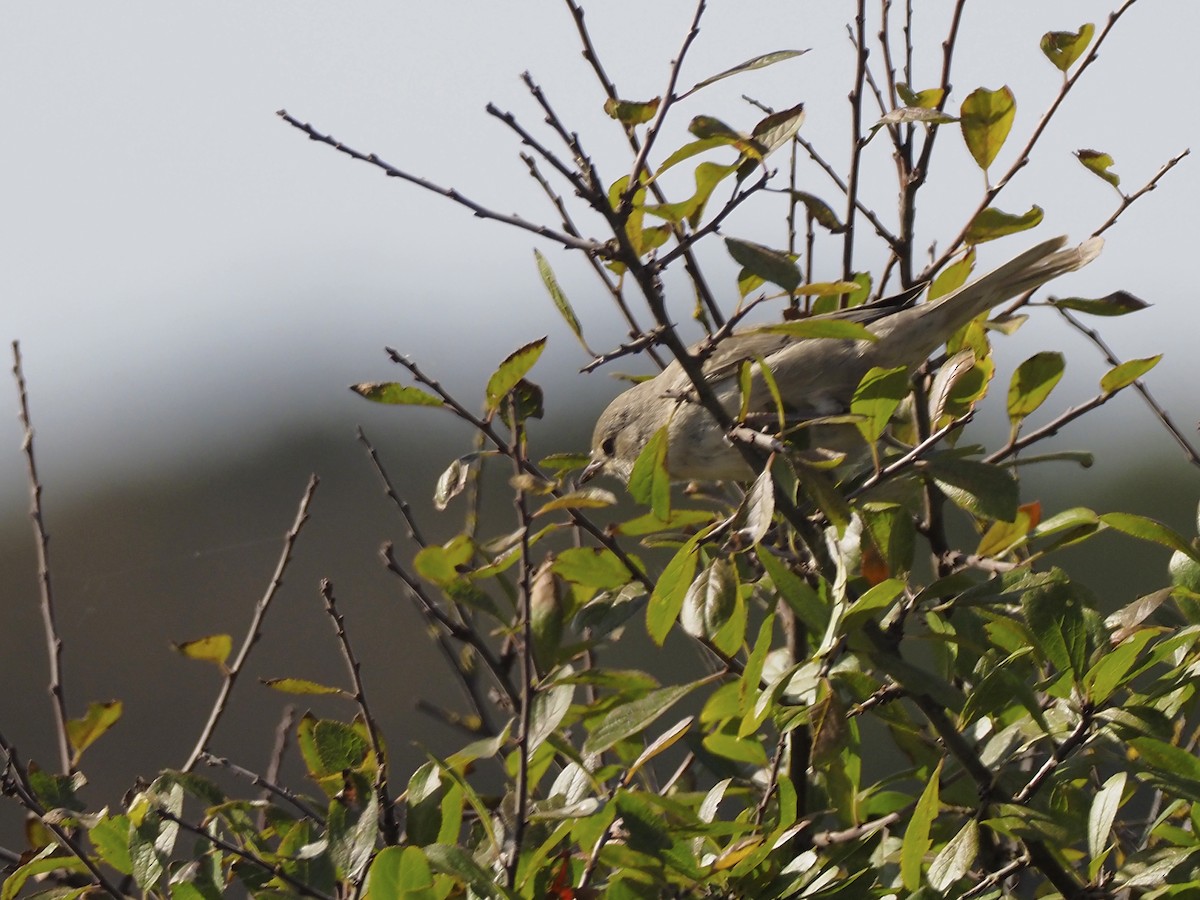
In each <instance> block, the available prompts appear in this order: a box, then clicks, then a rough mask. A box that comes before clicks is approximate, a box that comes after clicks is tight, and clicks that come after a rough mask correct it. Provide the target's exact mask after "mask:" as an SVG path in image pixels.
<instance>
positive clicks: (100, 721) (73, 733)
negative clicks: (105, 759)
mask: <svg viewBox="0 0 1200 900" xmlns="http://www.w3.org/2000/svg"><path fill="white" fill-rule="evenodd" d="M122 710H123V707H122V705H121V701H120V700H109V701H108V702H107V703H89V704H88V709H87V713H86V714H85V715H84V717H83V718H82V719H71V720H70V721H69V722H67V738H68V740H70V742H71V750H72V751H74V752H73V753H72V754H71V763H72V765H78V764H79V758H80V757H81V756H82V755H83V751H84V750H86V749H87V748H88V747H90V746H91V745H92V744H94V743H95V742H96V741H97V740H99V739H100V737H101V736H102V735H103V734H104V733H105V732H106V731H108V729H110V728H112V727H113V725H115V724H117V720H119V719H120V718H121V712H122Z"/></svg>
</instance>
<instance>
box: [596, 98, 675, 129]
mask: <svg viewBox="0 0 1200 900" xmlns="http://www.w3.org/2000/svg"><path fill="white" fill-rule="evenodd" d="M661 103H662V97H655V98H654V99H653V100H643V101H637V100H616V99H614V98H612V97H609V98H608V99H607V100H605V101H604V112H605V113H606V114H607V115H608V117H609V118H610V119H616V120H617V121H618V122H620V123H621V124H622V125H641V124H643V123H645V122H649V121H650V120H651V119H653V118H654V114H655V113H656V112H658V107H659V104H661Z"/></svg>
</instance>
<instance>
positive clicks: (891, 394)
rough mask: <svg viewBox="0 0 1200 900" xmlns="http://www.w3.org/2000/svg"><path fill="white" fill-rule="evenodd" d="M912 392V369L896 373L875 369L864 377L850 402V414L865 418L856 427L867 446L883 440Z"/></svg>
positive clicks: (899, 369) (892, 370)
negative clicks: (890, 423) (903, 402)
mask: <svg viewBox="0 0 1200 900" xmlns="http://www.w3.org/2000/svg"><path fill="white" fill-rule="evenodd" d="M908 390H909V383H908V368H907V367H905V366H900V367H899V368H895V369H881V368H879V367H878V366H875V367H874V368H872V369H871V370H870V371H868V372H867V374H866V375H864V376H863V378H862V381H860V382H859V383H858V387H857V388H855V390H854V397H853V399H851V401H850V412H851V413H852V414H853V415H856V416H861V418H860V419H858V420H857V422H856V423H855V424H856V425H858V430H859V431H860V432H862V435H863V437H864V438H866V440H867V443H874V442H875V441H877V440H879V438H880V436H881V435H882V434H883V431H884V429H885V428H887V425H888V422H890V421H891V420H892V416H893V415H894V414H895V412H896V408H897V407H898V406H899V405H900V403H901V401H902V400H904V398H905V397H906V396H907V395H908Z"/></svg>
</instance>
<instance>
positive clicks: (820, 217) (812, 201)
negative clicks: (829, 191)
mask: <svg viewBox="0 0 1200 900" xmlns="http://www.w3.org/2000/svg"><path fill="white" fill-rule="evenodd" d="M791 196H792V201H793V202H795V203H803V204H804V209H805V211H806V212H807V213H808V215H809V216H810V217H811V218H812V220H813V221H814V222H816V223H817V224H818V225H820V226H821V227H822V228H825V229H827V230H828V231H829V233H830V234H842V233H843V232H844V231H845V230H846V226H845V225H843V224H842V222H841V220H840V219H838V217H837V213H835V212H834V211H833V208H832V207H831V206H830V205H829V204H828V203H826V202H825V201H824V200H822V199H821V198H820V197H815V196H813V195H812V194H809V193H806V192H804V191H792V192H791Z"/></svg>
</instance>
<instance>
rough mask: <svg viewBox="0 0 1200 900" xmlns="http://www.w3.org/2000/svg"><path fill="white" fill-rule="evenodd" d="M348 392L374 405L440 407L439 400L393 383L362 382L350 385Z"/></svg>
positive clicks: (413, 388)
mask: <svg viewBox="0 0 1200 900" xmlns="http://www.w3.org/2000/svg"><path fill="white" fill-rule="evenodd" d="M350 390H352V391H354V393H356V394H358V395H359V396H360V397H363V398H365V399H367V400H371V401H373V402H375V403H388V404H393V405H396V406H441V405H442V401H441V399H440V398H438V397H435V396H434V395H433V394H430V393H426V392H425V391H423V390H421V389H420V388H417V387H409V386H407V385H403V384H397V383H396V382H394V381H364V382H363V383H362V384H352V385H350Z"/></svg>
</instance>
